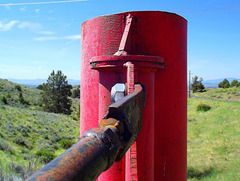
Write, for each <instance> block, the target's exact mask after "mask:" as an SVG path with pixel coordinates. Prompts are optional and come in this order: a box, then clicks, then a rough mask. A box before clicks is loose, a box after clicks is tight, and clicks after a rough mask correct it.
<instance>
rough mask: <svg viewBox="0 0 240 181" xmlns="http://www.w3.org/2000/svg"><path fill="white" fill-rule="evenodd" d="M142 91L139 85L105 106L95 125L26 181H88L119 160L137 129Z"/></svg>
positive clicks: (142, 100)
mask: <svg viewBox="0 0 240 181" xmlns="http://www.w3.org/2000/svg"><path fill="white" fill-rule="evenodd" d="M144 102H145V92H144V90H143V89H142V86H141V85H135V91H134V92H132V93H131V94H129V95H127V96H125V97H124V98H123V99H122V100H120V101H118V102H115V103H113V104H112V105H110V106H109V110H108V113H107V114H106V116H105V117H104V119H103V120H102V121H101V123H100V124H99V127H98V128H92V129H90V130H88V131H87V132H85V133H84V134H83V136H82V137H81V138H80V139H79V141H78V142H77V143H76V144H74V145H73V146H72V147H71V148H70V149H68V150H67V151H66V152H64V153H63V154H62V155H60V156H59V157H57V158H56V159H54V160H53V161H52V162H50V163H49V164H47V165H46V166H45V167H43V168H42V169H41V170H39V171H38V172H37V173H35V174H34V175H33V176H31V177H30V178H29V179H27V181H50V180H51V181H73V180H81V181H92V180H95V179H96V178H97V177H98V176H99V175H100V174H101V173H102V172H103V171H105V170H107V169H108V168H109V167H110V166H111V165H112V164H113V162H114V161H120V160H121V158H122V157H123V156H124V154H125V153H126V151H127V150H128V148H129V147H130V146H131V145H132V143H133V142H134V141H135V139H136V138H137V136H138V134H139V132H140V130H141V125H142V122H141V112H142V109H143V107H144Z"/></svg>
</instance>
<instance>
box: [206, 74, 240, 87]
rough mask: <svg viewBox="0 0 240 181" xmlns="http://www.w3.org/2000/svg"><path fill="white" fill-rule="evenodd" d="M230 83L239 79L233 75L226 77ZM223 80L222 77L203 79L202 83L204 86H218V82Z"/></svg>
mask: <svg viewBox="0 0 240 181" xmlns="http://www.w3.org/2000/svg"><path fill="white" fill-rule="evenodd" d="M226 79H227V80H228V81H229V82H230V83H231V82H232V81H233V80H234V79H236V80H238V81H240V79H238V78H233V77H229V78H226ZM223 80H224V78H223V79H213V80H203V81H202V83H203V85H204V86H205V88H218V84H219V83H220V82H222V81H223Z"/></svg>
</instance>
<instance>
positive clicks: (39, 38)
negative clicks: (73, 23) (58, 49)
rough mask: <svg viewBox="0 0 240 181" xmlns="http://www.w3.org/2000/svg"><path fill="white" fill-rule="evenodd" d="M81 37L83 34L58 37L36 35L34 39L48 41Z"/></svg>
mask: <svg viewBox="0 0 240 181" xmlns="http://www.w3.org/2000/svg"><path fill="white" fill-rule="evenodd" d="M79 39H81V35H70V36H64V37H56V36H44V37H35V38H33V40H35V41H48V40H73V41H74V40H79Z"/></svg>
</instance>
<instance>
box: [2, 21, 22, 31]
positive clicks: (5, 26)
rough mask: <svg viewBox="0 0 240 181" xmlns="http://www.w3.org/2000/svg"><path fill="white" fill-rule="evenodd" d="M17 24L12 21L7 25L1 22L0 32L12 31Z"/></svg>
mask: <svg viewBox="0 0 240 181" xmlns="http://www.w3.org/2000/svg"><path fill="white" fill-rule="evenodd" d="M16 23H18V21H17V20H12V21H9V22H8V23H4V22H3V21H0V31H8V30H10V29H12V27H13V26H14V25H15V24H16Z"/></svg>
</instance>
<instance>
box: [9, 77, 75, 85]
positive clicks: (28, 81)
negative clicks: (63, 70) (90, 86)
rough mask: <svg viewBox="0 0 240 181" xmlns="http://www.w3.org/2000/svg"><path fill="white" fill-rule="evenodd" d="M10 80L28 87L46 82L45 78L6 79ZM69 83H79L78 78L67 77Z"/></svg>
mask: <svg viewBox="0 0 240 181" xmlns="http://www.w3.org/2000/svg"><path fill="white" fill-rule="evenodd" d="M8 80H9V81H11V82H15V83H18V84H21V85H25V86H28V87H37V86H38V85H39V84H43V83H46V82H47V80H46V79H8ZM67 80H68V83H69V84H71V85H80V80H75V79H67Z"/></svg>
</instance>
